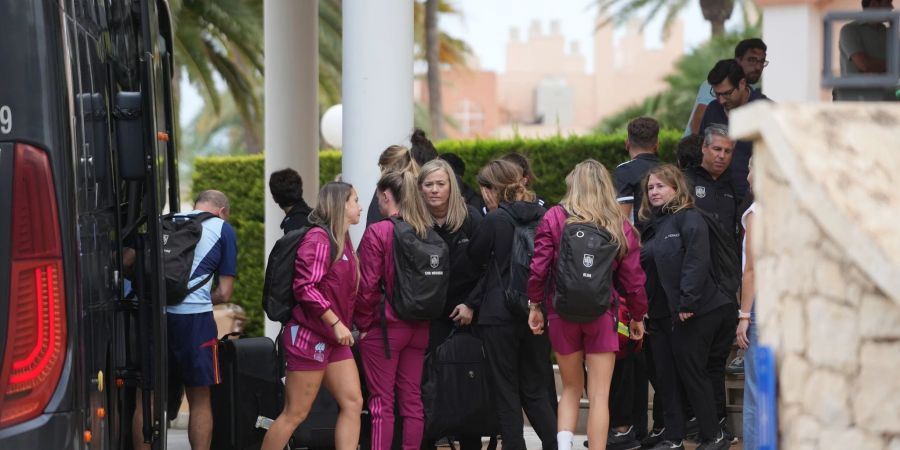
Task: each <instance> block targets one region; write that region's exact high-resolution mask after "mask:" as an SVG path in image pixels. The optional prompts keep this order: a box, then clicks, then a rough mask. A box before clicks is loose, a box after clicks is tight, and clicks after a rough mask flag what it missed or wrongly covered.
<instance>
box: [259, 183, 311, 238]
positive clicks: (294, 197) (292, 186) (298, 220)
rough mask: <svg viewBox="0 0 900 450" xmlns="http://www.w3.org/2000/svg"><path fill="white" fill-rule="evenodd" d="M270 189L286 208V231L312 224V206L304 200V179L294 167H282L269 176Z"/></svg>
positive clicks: (283, 225)
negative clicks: (310, 216) (310, 218)
mask: <svg viewBox="0 0 900 450" xmlns="http://www.w3.org/2000/svg"><path fill="white" fill-rule="evenodd" d="M269 191H271V192H272V198H274V199H275V203H278V206H279V207H281V209H283V210H284V213H285V217H284V220H282V221H281V229H282V230H284V232H285V233H287V232H288V231H293V230H299V229H300V228H303V227H308V226H310V223H309V213H310V212H312V208H310V207H309V205H307V204H306V202H305V201H304V200H303V179H302V178H300V174H299V173H297V171H296V170H294V169H282V170H279V171H277V172H272V175H271V176H269Z"/></svg>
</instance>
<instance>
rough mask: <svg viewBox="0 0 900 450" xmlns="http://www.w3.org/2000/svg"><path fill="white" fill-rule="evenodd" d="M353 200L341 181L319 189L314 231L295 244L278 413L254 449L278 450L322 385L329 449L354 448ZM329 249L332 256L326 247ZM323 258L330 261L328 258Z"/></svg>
mask: <svg viewBox="0 0 900 450" xmlns="http://www.w3.org/2000/svg"><path fill="white" fill-rule="evenodd" d="M361 211H362V210H361V208H360V206H359V197H358V196H357V195H356V191H355V190H354V189H353V186H351V185H349V184H347V183H340V182H333V183H328V184H326V185H325V186H323V187H322V189H321V190H320V191H319V198H318V202H317V205H316V209H315V210H313V212H312V214H310V221H311V222H312V223H313V224H314V225H315V227H314V228H312V229H311V230H310V231H309V232H307V233H306V235H305V236H304V237H303V240H302V241H301V242H300V245H299V246H298V248H297V258H296V261H295V263H294V284H293V286H294V297H295V298H296V299H297V305H296V306H295V307H294V309H293V312H292V315H291V319H290V320H289V321H288V322H287V323H286V324H285V325H284V332H283V333H282V346H283V348H284V351H285V357H286V359H287V377H286V381H285V402H284V410H283V411H282V412H281V414H280V415H279V416H278V418H277V419H275V423H273V424H272V426H271V427H270V428H269V430H268V431H267V432H266V436H265V439H264V440H263V444H262V448H263V449H268V450H281V449H283V448H284V447H285V445H287V443H288V440H289V439H290V437H291V435H292V434H293V433H294V430H295V429H296V428H297V427H298V426H299V425H300V423H302V422H303V420H304V419H305V418H306V416H307V414H308V413H309V411H310V409H311V408H312V403H313V400H314V399H315V398H316V394H317V393H318V392H319V386H320V385H321V384H322V383H323V382H324V383H325V386H326V387H327V388H328V390H329V392H331V394H332V395H333V396H334V398H335V400H337V403H338V406H339V407H340V414H339V415H338V420H337V425H336V426H335V448H337V449H342V450H352V449H355V448H356V447H357V445H358V444H359V429H360V413H361V412H362V393H361V390H360V383H359V371H358V370H357V367H356V362H355V361H354V360H353V354H352V352H351V351H350V346H351V345H353V336H352V335H351V334H350V329H349V327H350V325H351V320H352V318H353V307H354V301H355V299H356V293H357V288H358V286H359V260H358V259H357V257H356V254H355V253H354V252H353V243H352V242H350V234H349V233H348V230H349V228H350V225H352V224H356V223H359V215H360V212H361ZM332 245H335V246H337V248H336V250H335V251H334V252H332V251H331V246H332ZM331 254H334V255H336V256H335V259H334V260H331V259H330V258H331Z"/></svg>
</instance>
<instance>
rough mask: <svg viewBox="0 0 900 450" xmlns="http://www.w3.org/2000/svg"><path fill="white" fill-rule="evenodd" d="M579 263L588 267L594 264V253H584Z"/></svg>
mask: <svg viewBox="0 0 900 450" xmlns="http://www.w3.org/2000/svg"><path fill="white" fill-rule="evenodd" d="M581 263H582V264H584V267H587V268H588V269H590V268H591V266H593V265H594V255H589V254H587V253H585V254H584V258H583V259H582V260H581Z"/></svg>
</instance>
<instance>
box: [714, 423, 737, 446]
mask: <svg viewBox="0 0 900 450" xmlns="http://www.w3.org/2000/svg"><path fill="white" fill-rule="evenodd" d="M719 426H720V427H722V434H724V435H725V440H727V441H728V442H730V443H732V444H737V441H738V437H737V436H735V435H734V433H732V432H731V429H729V428H728V421H727V420H725V418H724V417H723V418H721V419H719Z"/></svg>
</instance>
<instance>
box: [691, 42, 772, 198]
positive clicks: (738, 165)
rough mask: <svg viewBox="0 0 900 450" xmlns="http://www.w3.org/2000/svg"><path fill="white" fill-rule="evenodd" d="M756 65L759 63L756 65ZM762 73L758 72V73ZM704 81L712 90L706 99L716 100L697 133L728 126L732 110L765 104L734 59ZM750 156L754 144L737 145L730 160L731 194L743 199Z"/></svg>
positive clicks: (724, 60)
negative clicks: (759, 101) (713, 126)
mask: <svg viewBox="0 0 900 450" xmlns="http://www.w3.org/2000/svg"><path fill="white" fill-rule="evenodd" d="M757 64H759V62H757ZM761 71H762V69H760V72H761ZM706 81H707V82H709V85H710V86H712V87H711V88H710V91H709V95H710V96H712V98H714V99H715V100H713V101H711V102H709V104H708V105H707V106H706V111H705V112H704V113H703V120H701V121H700V127H699V133H700V134H701V135H702V134H703V132H704V131H705V130H706V127H707V126H709V125H710V124H714V123H718V124H722V125H725V126H727V125H728V114H729V112H731V110H733V109H735V108H739V107H741V106H744V105H746V104H747V103H750V102H752V101H756V100H768V97H766V96H765V95H763V93H762V92H761V91H760V90H758V89H753V87H751V86H750V83H749V82H748V78H747V76H746V75H745V73H744V69H743V68H742V67H741V64H740V63H738V61H737V60H735V59H723V60H721V61H719V62H717V63H716V65H715V67H713V69H712V70H710V71H709V75H708V76H707V77H706ZM752 155H753V143H752V142H750V141H738V142H737V143H736V144H735V146H734V157H733V158H732V159H731V165H730V168H731V175H732V182H733V183H734V191H735V193H737V195H738V197H741V198H743V197H744V195H745V194H746V193H747V190H748V189H749V188H750V185H749V184H748V183H747V172H748V164H749V163H750V156H752Z"/></svg>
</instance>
